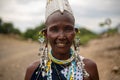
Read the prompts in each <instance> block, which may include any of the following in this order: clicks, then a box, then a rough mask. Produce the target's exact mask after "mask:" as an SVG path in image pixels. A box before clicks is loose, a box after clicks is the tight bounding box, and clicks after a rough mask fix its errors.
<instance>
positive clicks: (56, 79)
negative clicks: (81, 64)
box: [31, 62, 67, 80]
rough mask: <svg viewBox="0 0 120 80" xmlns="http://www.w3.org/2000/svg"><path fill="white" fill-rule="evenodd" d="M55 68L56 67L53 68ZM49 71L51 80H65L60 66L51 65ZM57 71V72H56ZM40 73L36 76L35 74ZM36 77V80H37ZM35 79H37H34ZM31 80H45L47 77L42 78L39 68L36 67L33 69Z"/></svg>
mask: <svg viewBox="0 0 120 80" xmlns="http://www.w3.org/2000/svg"><path fill="white" fill-rule="evenodd" d="M55 66H56V67H55ZM51 69H52V80H67V79H66V78H65V76H64V75H63V74H62V73H61V70H63V69H64V68H63V67H61V66H60V65H58V64H56V63H53V62H52V64H51ZM56 69H57V70H56ZM38 71H39V72H40V74H39V75H38V74H36V72H38ZM37 76H38V78H37ZM36 78H37V79H36ZM31 80H47V76H45V77H42V71H41V68H39V65H38V67H37V68H36V69H35V71H34V73H33V75H32V77H31Z"/></svg>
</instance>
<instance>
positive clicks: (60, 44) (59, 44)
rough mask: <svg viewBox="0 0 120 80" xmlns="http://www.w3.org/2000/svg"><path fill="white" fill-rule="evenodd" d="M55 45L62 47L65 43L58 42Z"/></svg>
mask: <svg viewBox="0 0 120 80" xmlns="http://www.w3.org/2000/svg"><path fill="white" fill-rule="evenodd" d="M57 46H59V47H64V46H65V44H64V43H58V44H57Z"/></svg>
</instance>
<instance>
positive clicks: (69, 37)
mask: <svg viewBox="0 0 120 80" xmlns="http://www.w3.org/2000/svg"><path fill="white" fill-rule="evenodd" d="M74 37H75V33H74V32H73V33H71V34H69V35H68V39H69V41H71V42H72V41H73V40H74Z"/></svg>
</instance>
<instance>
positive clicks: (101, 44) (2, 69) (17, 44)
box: [0, 35, 120, 80]
mask: <svg viewBox="0 0 120 80" xmlns="http://www.w3.org/2000/svg"><path fill="white" fill-rule="evenodd" d="M119 36H120V35H114V36H111V37H108V38H99V39H95V40H92V41H90V42H89V43H88V44H87V45H85V46H81V51H80V52H81V55H83V56H85V57H87V58H90V59H92V60H93V61H95V62H96V63H97V65H98V70H99V75H100V80H119V79H120V37H119ZM38 49H39V44H38V43H36V42H27V41H20V40H17V39H14V38H11V37H9V36H4V35H0V80H24V75H25V70H26V68H27V66H28V65H29V64H30V63H31V62H33V61H34V60H36V59H39V56H37V53H38ZM114 68H115V70H116V71H117V72H116V71H115V70H114ZM117 68H118V69H117Z"/></svg>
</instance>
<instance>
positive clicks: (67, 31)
mask: <svg viewBox="0 0 120 80" xmlns="http://www.w3.org/2000/svg"><path fill="white" fill-rule="evenodd" d="M46 26H47V29H46V30H44V31H43V32H44V34H45V36H46V38H47V39H48V41H49V43H50V45H51V48H52V52H53V56H54V57H55V58H57V59H60V60H66V59H68V58H69V57H70V47H71V45H72V42H73V40H74V37H75V33H76V32H75V28H74V17H73V16H72V15H71V14H69V13H68V12H67V11H64V13H63V14H61V13H60V12H59V11H57V12H55V13H54V14H52V15H50V16H49V17H48V19H47V21H46ZM63 55H64V56H63ZM83 62H84V63H85V69H86V70H87V72H88V73H89V75H90V76H89V77H88V78H84V80H99V76H98V70H97V66H96V64H95V63H94V62H93V61H91V60H89V59H86V58H85V59H84V60H83ZM39 64H40V62H39V61H35V62H34V63H32V64H31V65H30V66H29V67H28V68H27V71H26V75H25V80H30V78H31V76H32V73H33V72H34V70H35V69H36V68H37V66H38V65H39Z"/></svg>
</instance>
